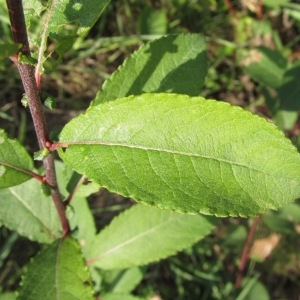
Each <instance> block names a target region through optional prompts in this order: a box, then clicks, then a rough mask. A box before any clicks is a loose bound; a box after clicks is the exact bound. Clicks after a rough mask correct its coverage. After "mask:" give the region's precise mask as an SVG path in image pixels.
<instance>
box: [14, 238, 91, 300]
mask: <svg viewBox="0 0 300 300" xmlns="http://www.w3.org/2000/svg"><path fill="white" fill-rule="evenodd" d="M17 299H18V300H23V299H24V300H37V299H43V300H53V299H63V300H83V299H86V300H92V299H94V297H93V289H92V282H91V279H90V277H89V273H88V270H87V267H86V265H85V261H84V259H83V257H82V254H81V252H80V247H79V245H78V244H77V243H76V242H75V241H74V240H72V239H71V238H66V239H64V240H57V241H56V242H54V243H53V244H52V245H50V246H49V247H48V248H46V249H45V250H43V251H42V252H41V253H39V254H38V255H37V256H36V257H35V258H34V259H33V260H32V262H31V263H30V264H29V266H28V269H27V272H26V273H25V275H24V278H23V281H22V284H21V290H20V292H19V296H18V298H17Z"/></svg>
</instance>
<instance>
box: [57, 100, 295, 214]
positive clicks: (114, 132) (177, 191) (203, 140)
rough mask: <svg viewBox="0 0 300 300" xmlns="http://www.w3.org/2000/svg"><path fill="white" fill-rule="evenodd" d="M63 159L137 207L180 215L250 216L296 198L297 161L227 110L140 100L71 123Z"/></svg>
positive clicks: (279, 141)
mask: <svg viewBox="0 0 300 300" xmlns="http://www.w3.org/2000/svg"><path fill="white" fill-rule="evenodd" d="M60 142H61V143H62V145H65V146H67V148H66V150H65V152H63V151H60V156H61V157H62V159H63V160H64V161H65V162H66V163H67V164H69V165H70V166H71V167H72V168H74V169H75V170H76V171H77V172H78V173H81V174H84V175H86V176H87V177H88V178H89V179H91V180H94V181H96V182H98V183H99V184H100V185H101V186H104V187H107V188H108V189H109V190H111V191H113V192H116V193H119V194H122V195H124V196H126V197H131V198H133V199H135V200H137V201H141V202H143V203H146V204H149V205H155V206H158V207H160V208H164V209H169V210H176V211H180V212H184V213H204V214H215V215H218V216H228V215H231V216H238V215H240V216H251V215H256V214H259V213H261V212H265V211H266V210H267V209H277V208H278V207H280V206H283V205H284V204H287V203H289V202H291V201H293V200H295V199H296V198H298V197H299V196H300V156H299V154H298V153H297V150H296V148H294V147H293V145H292V144H291V142H290V141H289V140H288V139H286V138H285V137H284V135H283V133H282V132H281V131H279V130H278V129H277V128H276V127H275V126H274V125H273V124H270V123H268V122H267V121H266V120H265V119H262V118H260V117H258V116H255V115H253V114H251V113H250V112H248V111H245V110H243V109H241V108H240V107H234V106H231V105H229V104H228V103H224V102H218V101H212V100H210V101H207V100H205V99H203V98H200V97H199V98H196V97H195V98H191V97H188V96H185V95H174V94H144V95H140V96H136V97H134V96H132V97H128V98H123V99H119V100H116V101H113V102H107V103H103V104H101V105H98V106H95V107H92V108H90V109H89V110H88V111H87V112H86V113H85V114H83V115H80V116H78V117H77V118H75V119H73V120H72V121H71V122H70V123H69V124H67V125H66V127H65V128H64V129H63V131H62V133H61V137H60Z"/></svg>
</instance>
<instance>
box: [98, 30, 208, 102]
mask: <svg viewBox="0 0 300 300" xmlns="http://www.w3.org/2000/svg"><path fill="white" fill-rule="evenodd" d="M206 68H207V67H206V50H205V42H204V38H203V36H201V35H200V34H182V35H169V36H166V37H163V38H161V39H158V40H155V41H153V42H150V43H148V44H146V45H144V46H142V47H141V48H140V49H139V50H138V51H136V52H135V53H134V54H133V55H132V56H131V57H129V58H128V59H127V60H126V61H125V62H124V63H123V65H122V66H121V67H120V68H119V69H118V70H117V71H116V72H115V73H114V74H113V75H112V76H111V77H110V79H108V80H107V81H106V82H105V83H104V85H103V90H102V91H100V92H99V93H98V95H97V97H96V98H95V100H94V101H93V103H92V105H97V104H99V103H102V102H106V101H110V100H115V99H118V98H121V97H125V96H130V95H140V94H142V93H146V92H147V93H152V92H171V93H177V94H187V95H190V96H198V95H199V93H200V91H201V88H202V85H203V83H204V78H205V75H206V71H207V70H206Z"/></svg>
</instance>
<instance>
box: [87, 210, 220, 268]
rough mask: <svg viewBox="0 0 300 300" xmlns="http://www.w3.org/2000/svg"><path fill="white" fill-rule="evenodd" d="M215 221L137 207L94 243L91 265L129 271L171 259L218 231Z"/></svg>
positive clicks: (100, 234) (114, 220)
mask: <svg viewBox="0 0 300 300" xmlns="http://www.w3.org/2000/svg"><path fill="white" fill-rule="evenodd" d="M215 222H216V219H215V218H212V217H205V216H201V215H194V216H191V215H184V214H179V213H172V212H168V211H165V210H160V209H157V208H153V207H148V206H143V205H135V206H133V207H131V208H130V209H128V210H126V211H125V212H124V213H122V214H121V215H120V216H118V217H116V218H114V219H113V221H112V223H111V224H110V225H108V226H107V227H106V228H105V229H104V230H103V231H101V232H100V233H99V234H98V235H97V236H96V237H95V239H94V243H93V244H92V245H91V248H90V251H89V252H90V253H89V255H88V264H91V265H93V266H96V267H99V268H102V269H125V268H129V267H134V266H140V265H145V264H148V263H150V262H153V261H157V260H159V259H162V258H165V257H168V256H170V255H173V254H175V253H177V252H178V251H181V250H183V249H184V248H186V247H189V246H191V245H193V244H194V243H195V242H197V241H199V240H200V239H201V238H203V237H204V236H205V235H207V234H209V233H210V232H211V230H212V229H213V228H214V223H215Z"/></svg>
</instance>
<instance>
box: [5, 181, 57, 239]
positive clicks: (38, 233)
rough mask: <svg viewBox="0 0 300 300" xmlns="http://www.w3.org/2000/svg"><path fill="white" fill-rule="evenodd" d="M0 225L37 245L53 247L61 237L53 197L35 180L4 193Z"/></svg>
mask: <svg viewBox="0 0 300 300" xmlns="http://www.w3.org/2000/svg"><path fill="white" fill-rule="evenodd" d="M0 207H1V209H0V223H3V225H5V226H6V227H8V228H10V229H12V230H15V231H17V232H18V233H19V234H20V235H23V236H25V237H27V238H29V239H31V240H33V241H37V242H40V243H51V242H53V241H54V240H55V239H56V238H58V237H60V236H61V235H60V223H59V218H58V215H57V211H56V209H55V207H54V204H53V202H52V199H51V197H49V196H46V195H45V194H44V193H43V191H42V189H41V184H40V183H39V182H38V181H36V180H34V179H32V180H30V181H27V182H25V183H23V184H20V185H18V186H14V187H10V188H7V189H4V190H0Z"/></svg>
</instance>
